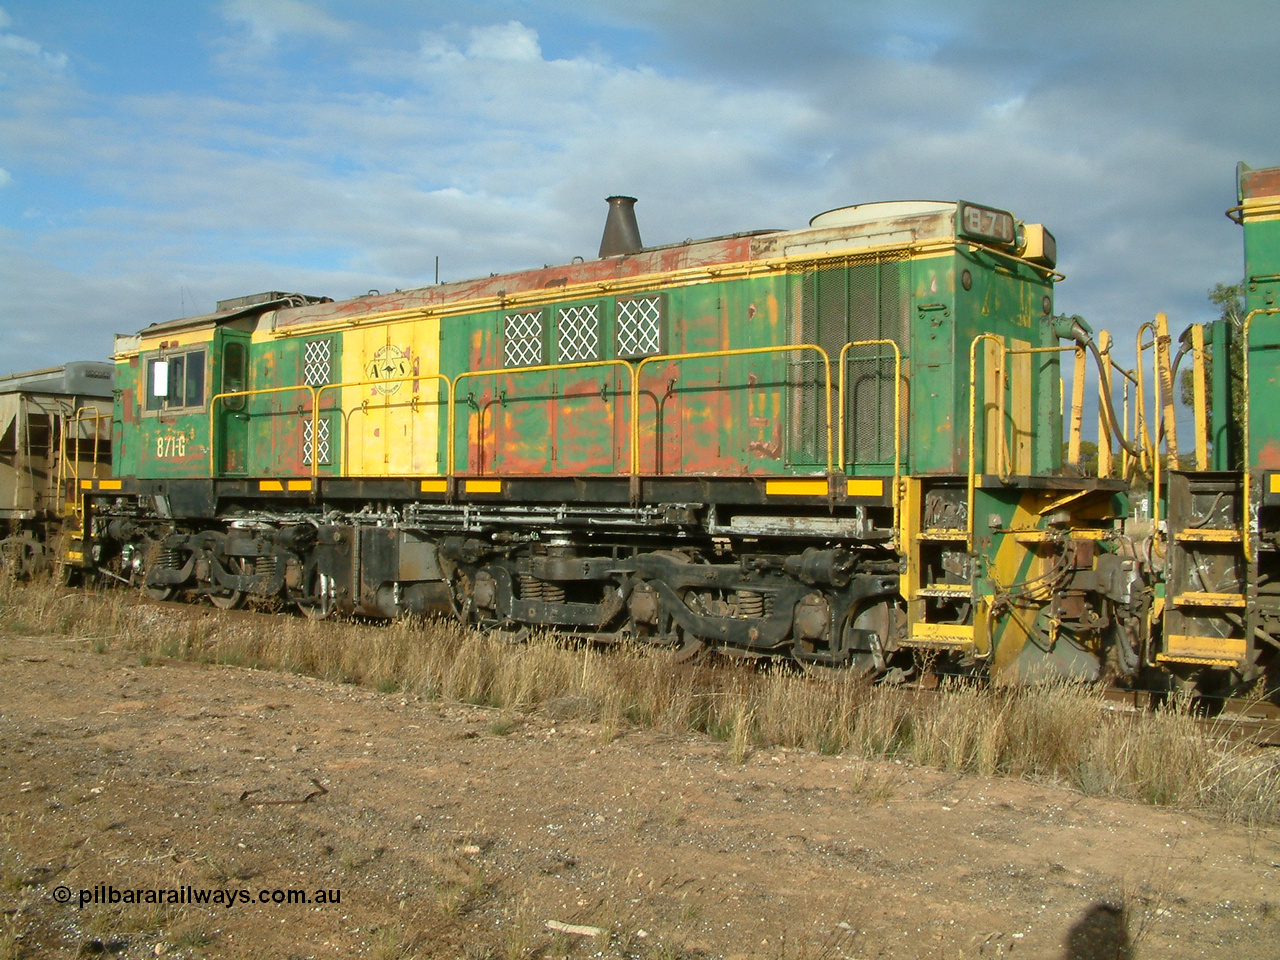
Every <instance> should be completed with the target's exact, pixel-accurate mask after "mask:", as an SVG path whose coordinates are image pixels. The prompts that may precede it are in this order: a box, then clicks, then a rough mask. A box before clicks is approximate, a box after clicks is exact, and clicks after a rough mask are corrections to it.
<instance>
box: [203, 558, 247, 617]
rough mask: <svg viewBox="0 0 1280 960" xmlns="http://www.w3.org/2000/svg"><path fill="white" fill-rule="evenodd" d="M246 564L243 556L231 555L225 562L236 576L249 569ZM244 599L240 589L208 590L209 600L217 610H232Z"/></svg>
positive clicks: (242, 574)
mask: <svg viewBox="0 0 1280 960" xmlns="http://www.w3.org/2000/svg"><path fill="white" fill-rule="evenodd" d="M247 566H248V564H247V563H245V560H244V558H243V557H232V558H231V559H230V560H229V561H228V562H227V569H228V570H230V571H231V572H232V573H234V574H236V575H237V576H244V575H245V574H247V573H250V572H251V571H249V570H247V569H246V567H247ZM243 600H244V592H243V591H241V590H212V591H210V592H209V602H210V603H212V604H213V605H214V606H215V607H217V608H218V609H219V610H234V609H235V608H236V607H238V606H240V603H241V601H243Z"/></svg>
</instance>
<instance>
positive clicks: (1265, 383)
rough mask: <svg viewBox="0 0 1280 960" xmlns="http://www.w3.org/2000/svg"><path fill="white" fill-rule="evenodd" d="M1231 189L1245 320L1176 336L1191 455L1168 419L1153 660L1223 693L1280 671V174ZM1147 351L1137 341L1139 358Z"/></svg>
mask: <svg viewBox="0 0 1280 960" xmlns="http://www.w3.org/2000/svg"><path fill="white" fill-rule="evenodd" d="M1236 183H1237V204H1236V206H1234V207H1232V208H1231V209H1230V210H1228V211H1227V215H1228V216H1229V217H1231V218H1232V219H1233V220H1235V221H1236V222H1237V223H1239V224H1240V225H1241V226H1242V227H1243V228H1244V254H1245V256H1244V266H1245V276H1244V305H1243V306H1244V311H1243V315H1242V316H1240V317H1234V318H1233V317H1224V318H1223V319H1221V320H1218V321H1216V322H1214V323H1212V324H1208V325H1206V326H1201V325H1194V326H1192V327H1190V328H1188V330H1187V331H1186V333H1185V334H1184V335H1183V336H1182V338H1181V339H1182V342H1183V343H1184V344H1185V349H1184V351H1183V352H1185V353H1186V354H1187V355H1188V356H1189V357H1190V361H1191V366H1190V370H1191V374H1192V380H1193V383H1194V387H1193V391H1192V394H1193V398H1194V399H1193V404H1192V407H1193V413H1194V432H1195V438H1194V443H1193V450H1192V451H1191V452H1189V453H1183V454H1181V455H1180V454H1179V451H1178V449H1177V435H1176V431H1175V429H1174V427H1173V421H1172V418H1171V417H1166V418H1165V419H1166V427H1165V429H1164V430H1163V431H1162V433H1163V435H1164V438H1165V445H1164V454H1165V458H1166V460H1167V462H1168V463H1169V464H1170V465H1172V466H1173V467H1174V469H1172V470H1171V471H1170V472H1169V473H1168V478H1167V483H1166V485H1165V486H1164V488H1163V489H1159V488H1157V490H1156V491H1155V492H1156V494H1157V496H1156V501H1155V502H1157V503H1162V504H1163V506H1164V509H1165V511H1166V513H1167V530H1166V543H1167V559H1166V562H1165V565H1164V576H1163V580H1162V582H1161V583H1160V584H1159V585H1158V589H1157V592H1158V594H1160V596H1158V597H1157V599H1156V613H1157V614H1158V616H1157V617H1156V618H1155V620H1154V622H1153V623H1154V634H1155V635H1154V638H1153V650H1154V651H1155V656H1154V658H1153V659H1154V661H1155V662H1156V663H1157V664H1159V665H1160V666H1161V667H1163V668H1164V669H1166V670H1168V671H1170V672H1171V673H1172V674H1173V675H1175V676H1178V677H1180V678H1181V679H1182V680H1184V681H1187V682H1189V683H1193V684H1195V685H1196V686H1198V687H1200V688H1201V689H1205V688H1208V689H1210V690H1214V691H1224V692H1225V691H1229V690H1231V689H1235V688H1239V687H1240V686H1241V685H1248V684H1252V683H1253V682H1255V681H1256V680H1258V679H1259V678H1267V682H1268V685H1269V686H1270V687H1272V688H1273V689H1274V687H1275V686H1276V681H1277V677H1276V671H1277V667H1278V666H1280V421H1278V420H1277V410H1280V167H1272V168H1269V169H1262V170H1252V169H1250V168H1249V167H1247V166H1245V165H1244V164H1241V165H1240V166H1239V167H1238V169H1237V176H1236ZM1144 346H1145V344H1144V343H1143V338H1142V337H1141V336H1140V337H1139V348H1138V349H1139V352H1140V353H1141V351H1142V350H1143V349H1144ZM1165 380H1166V381H1167V382H1172V381H1171V379H1170V378H1165ZM1166 396H1167V394H1166ZM1170 441H1172V442H1170ZM1157 462H1158V460H1157Z"/></svg>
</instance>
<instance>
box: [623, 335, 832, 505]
mask: <svg viewBox="0 0 1280 960" xmlns="http://www.w3.org/2000/svg"><path fill="white" fill-rule="evenodd" d="M800 350H812V351H813V352H815V353H816V354H818V356H820V357H821V358H822V364H823V369H824V370H825V372H826V407H827V476H828V477H830V476H831V472H832V469H833V464H834V461H833V459H832V456H833V449H832V447H833V444H832V436H831V435H832V422H831V358H830V357H829V356H828V355H827V351H825V350H823V349H822V347H820V346H818V345H817V344H813V343H792V344H780V345H778V346H774V347H741V348H738V349H736V350H707V351H703V352H698V353H668V354H657V355H655V356H652V357H645V358H644V359H643V360H641V361H640V362H639V363H638V364H636V367H635V374H634V376H633V377H632V380H631V469H632V478H633V480H636V479H638V478H639V475H640V473H639V471H640V371H641V370H643V369H644V368H645V366H646V365H648V364H650V363H662V362H667V361H678V360H710V359H714V358H716V357H745V356H751V355H752V354H762V353H795V352H797V351H800Z"/></svg>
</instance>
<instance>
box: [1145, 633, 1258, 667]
mask: <svg viewBox="0 0 1280 960" xmlns="http://www.w3.org/2000/svg"><path fill="white" fill-rule="evenodd" d="M1244 656H1245V642H1244V640H1243V639H1240V638H1235V637H1193V636H1187V635H1182V634H1169V635H1168V636H1166V637H1165V638H1164V650H1163V651H1162V652H1161V653H1158V654H1156V660H1159V661H1165V662H1172V663H1195V664H1200V665H1202V666H1206V667H1226V666H1236V665H1237V664H1239V663H1240V661H1241V660H1243V659H1244Z"/></svg>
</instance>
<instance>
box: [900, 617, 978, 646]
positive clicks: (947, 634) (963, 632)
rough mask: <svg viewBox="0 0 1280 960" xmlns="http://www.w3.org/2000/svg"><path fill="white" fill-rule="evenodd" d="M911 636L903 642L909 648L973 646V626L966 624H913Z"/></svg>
mask: <svg viewBox="0 0 1280 960" xmlns="http://www.w3.org/2000/svg"><path fill="white" fill-rule="evenodd" d="M910 632H911V636H910V637H909V638H908V639H907V640H905V641H902V642H903V643H904V644H905V645H906V646H909V647H940V648H948V649H962V648H965V647H972V646H973V626H972V625H971V624H964V623H913V624H911V627H910Z"/></svg>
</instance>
